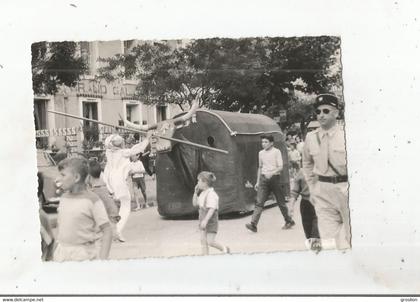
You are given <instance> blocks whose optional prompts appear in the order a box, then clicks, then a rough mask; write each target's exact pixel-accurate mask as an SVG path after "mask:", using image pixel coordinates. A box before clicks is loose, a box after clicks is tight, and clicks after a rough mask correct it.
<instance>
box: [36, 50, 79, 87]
mask: <svg viewBox="0 0 420 302" xmlns="http://www.w3.org/2000/svg"><path fill="white" fill-rule="evenodd" d="M31 50H32V86H33V90H34V92H35V94H54V93H56V92H57V91H58V89H59V87H60V86H61V85H66V86H69V87H74V86H75V85H76V83H77V81H78V80H79V77H80V75H82V74H84V73H85V71H86V70H87V66H86V64H85V63H84V61H83V59H82V58H81V57H79V56H77V55H76V53H77V44H76V43H75V42H52V43H49V42H37V43H33V44H32V45H31Z"/></svg>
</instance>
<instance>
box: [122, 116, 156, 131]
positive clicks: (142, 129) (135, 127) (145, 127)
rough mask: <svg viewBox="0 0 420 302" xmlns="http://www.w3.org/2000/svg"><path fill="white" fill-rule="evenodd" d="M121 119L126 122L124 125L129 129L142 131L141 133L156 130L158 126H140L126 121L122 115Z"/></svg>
mask: <svg viewBox="0 0 420 302" xmlns="http://www.w3.org/2000/svg"><path fill="white" fill-rule="evenodd" d="M120 119H121V120H123V121H124V125H126V126H127V127H130V128H133V129H136V130H140V131H149V130H151V129H156V127H157V125H156V124H151V125H138V124H134V123H132V122H130V121H128V120H126V119H124V118H123V117H122V116H121V115H120Z"/></svg>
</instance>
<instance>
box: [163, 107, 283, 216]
mask: <svg viewBox="0 0 420 302" xmlns="http://www.w3.org/2000/svg"><path fill="white" fill-rule="evenodd" d="M196 120H197V122H196V123H191V124H190V125H189V126H187V127H184V128H180V129H177V130H176V132H175V134H174V137H176V138H179V139H183V140H187V141H191V142H195V143H199V144H203V145H208V146H211V147H215V148H219V149H224V150H227V151H228V152H229V154H228V155H226V154H221V153H217V152H213V151H208V150H204V149H199V148H195V147H191V146H188V145H184V144H179V143H177V144H174V145H173V148H172V151H171V152H168V153H160V154H158V157H157V160H156V168H157V169H156V170H157V202H158V211H159V213H160V214H161V215H162V216H165V217H177V216H186V215H191V214H195V213H196V212H197V209H195V208H194V207H193V206H192V202H191V200H192V195H193V189H194V186H195V184H196V182H197V175H198V173H199V172H200V171H205V170H206V171H211V172H214V173H215V174H216V178H217V180H216V183H215V185H214V188H215V191H216V192H217V194H218V195H219V213H220V214H223V213H230V212H246V211H251V210H253V208H254V205H255V198H256V191H255V190H254V189H253V187H254V185H255V182H256V179H257V168H258V152H259V151H260V150H261V139H260V136H261V134H263V133H271V134H272V135H273V136H274V139H275V146H276V147H277V148H279V149H280V150H281V152H282V155H283V164H284V169H283V172H282V175H281V183H282V186H283V187H284V192H285V194H288V193H289V175H288V159H287V148H286V144H285V141H284V135H283V134H282V133H281V130H280V127H279V126H278V125H277V124H276V122H275V121H274V120H272V119H270V118H268V117H266V116H264V115H259V114H245V113H236V112H226V111H216V110H212V111H208V110H198V111H197V113H196Z"/></svg>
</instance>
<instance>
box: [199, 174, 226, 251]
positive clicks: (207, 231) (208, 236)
mask: <svg viewBox="0 0 420 302" xmlns="http://www.w3.org/2000/svg"><path fill="white" fill-rule="evenodd" d="M197 180H198V183H197V185H196V186H195V189H194V195H193V201H192V202H193V205H194V206H195V207H198V212H199V218H198V219H199V228H200V231H201V250H202V253H203V255H208V254H209V246H211V247H214V248H216V249H218V250H219V251H221V252H224V253H230V249H229V247H227V246H223V245H221V244H220V243H218V242H216V240H215V239H216V234H217V231H218V226H219V223H218V219H219V217H218V209H219V196H218V195H217V193H216V192H215V191H214V188H213V184H214V182H215V181H216V176H215V175H214V173H212V172H207V171H202V172H200V174H198V176H197Z"/></svg>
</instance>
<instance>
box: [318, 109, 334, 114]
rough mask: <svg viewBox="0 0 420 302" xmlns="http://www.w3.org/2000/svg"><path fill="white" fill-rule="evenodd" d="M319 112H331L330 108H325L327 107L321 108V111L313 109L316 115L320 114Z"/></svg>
mask: <svg viewBox="0 0 420 302" xmlns="http://www.w3.org/2000/svg"><path fill="white" fill-rule="evenodd" d="M321 112H322V113H324V114H328V113H330V112H331V110H330V109H327V108H324V109H322V111H321V110H319V109H317V110H315V113H316V114H317V115H320V114H321Z"/></svg>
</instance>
